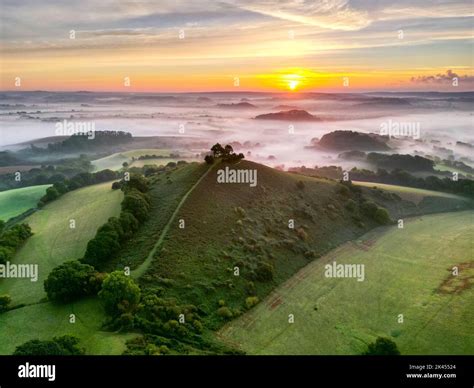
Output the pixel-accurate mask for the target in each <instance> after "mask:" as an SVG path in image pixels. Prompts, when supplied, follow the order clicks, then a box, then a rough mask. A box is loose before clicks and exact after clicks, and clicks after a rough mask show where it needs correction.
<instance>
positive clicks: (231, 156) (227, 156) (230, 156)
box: [204, 143, 245, 164]
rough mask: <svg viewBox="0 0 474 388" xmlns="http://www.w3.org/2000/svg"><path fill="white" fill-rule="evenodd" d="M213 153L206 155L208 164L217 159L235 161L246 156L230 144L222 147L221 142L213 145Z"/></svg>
mask: <svg viewBox="0 0 474 388" xmlns="http://www.w3.org/2000/svg"><path fill="white" fill-rule="evenodd" d="M211 152H212V154H209V155H206V156H205V158H204V160H205V161H206V163H207V164H213V163H214V161H215V160H216V159H220V160H221V161H223V162H228V163H235V162H238V161H240V160H242V159H244V158H245V156H244V154H242V153H240V154H236V153H235V152H234V149H233V148H232V146H231V145H230V144H227V145H226V146H225V147H222V146H221V145H220V144H219V143H216V144H214V145H213V146H212V147H211Z"/></svg>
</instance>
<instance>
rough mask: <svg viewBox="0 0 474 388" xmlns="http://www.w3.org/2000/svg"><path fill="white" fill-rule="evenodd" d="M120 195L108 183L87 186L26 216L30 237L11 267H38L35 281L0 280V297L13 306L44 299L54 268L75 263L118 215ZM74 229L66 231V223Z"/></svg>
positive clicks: (68, 228) (67, 228)
mask: <svg viewBox="0 0 474 388" xmlns="http://www.w3.org/2000/svg"><path fill="white" fill-rule="evenodd" d="M122 197H123V193H122V192H121V191H120V190H111V183H110V182H109V183H103V184H99V185H94V186H89V187H85V188H82V189H78V190H75V191H72V192H69V193H67V194H65V195H64V196H63V197H61V198H59V199H58V200H56V201H53V202H51V203H50V204H48V205H46V206H45V207H44V208H43V209H41V210H39V211H37V212H36V213H34V214H33V215H31V216H29V217H28V218H27V219H26V220H25V222H27V223H28V224H29V225H30V226H31V228H32V230H33V233H34V235H33V236H32V237H30V238H29V239H28V240H27V242H26V243H25V245H24V246H23V247H22V248H21V249H20V250H19V251H18V252H17V254H16V255H15V257H14V259H13V260H12V262H13V263H14V264H38V270H39V279H38V281H37V282H31V281H30V280H27V279H2V280H0V294H10V296H11V297H12V299H13V304H19V303H34V302H37V301H39V300H40V299H41V298H43V297H44V296H45V293H44V291H43V281H44V280H45V279H46V277H47V276H48V274H49V272H50V271H51V270H52V269H53V268H54V267H56V266H57V265H59V264H61V263H63V262H65V261H68V260H74V259H79V258H80V257H82V256H83V254H84V252H85V249H86V246H87V243H88V242H89V240H90V239H91V238H92V237H94V235H95V233H96V230H97V228H98V227H99V226H101V225H102V224H104V223H105V222H106V221H107V219H108V218H109V217H111V216H114V215H118V214H119V213H120V202H121V201H122ZM71 219H73V220H75V223H76V227H75V229H71V228H70V227H69V222H70V220H71Z"/></svg>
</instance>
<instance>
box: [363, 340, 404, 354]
mask: <svg viewBox="0 0 474 388" xmlns="http://www.w3.org/2000/svg"><path fill="white" fill-rule="evenodd" d="M364 354H365V355H370V356H373V355H376V356H388V355H399V354H400V351H399V350H398V348H397V344H396V343H395V342H394V341H392V340H391V339H390V338H384V337H378V338H377V339H376V341H375V342H373V343H371V344H369V346H368V348H367V351H366V352H365V353H364Z"/></svg>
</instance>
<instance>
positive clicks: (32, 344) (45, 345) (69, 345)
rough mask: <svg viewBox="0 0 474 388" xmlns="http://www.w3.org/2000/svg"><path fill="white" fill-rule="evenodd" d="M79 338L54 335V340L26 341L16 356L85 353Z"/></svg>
mask: <svg viewBox="0 0 474 388" xmlns="http://www.w3.org/2000/svg"><path fill="white" fill-rule="evenodd" d="M78 345H79V339H78V338H76V337H73V336H71V335H64V336H62V337H54V338H53V339H52V340H46V341H40V340H38V339H35V340H31V341H28V342H25V343H24V344H22V345H20V346H18V347H17V348H16V349H15V352H14V353H13V355H14V356H72V355H83V354H84V349H81V348H80V347H79V346H78Z"/></svg>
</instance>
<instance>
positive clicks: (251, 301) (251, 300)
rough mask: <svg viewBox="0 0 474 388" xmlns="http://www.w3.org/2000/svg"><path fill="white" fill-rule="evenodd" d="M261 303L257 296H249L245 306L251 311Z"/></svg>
mask: <svg viewBox="0 0 474 388" xmlns="http://www.w3.org/2000/svg"><path fill="white" fill-rule="evenodd" d="M258 302H259V299H258V297H257V296H249V297H248V298H246V299H245V306H246V307H247V308H248V309H251V308H252V307H253V306H255V305H256V304H257V303H258Z"/></svg>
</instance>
